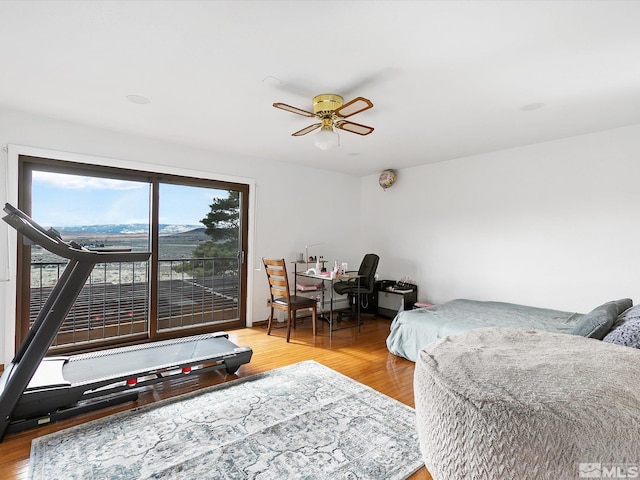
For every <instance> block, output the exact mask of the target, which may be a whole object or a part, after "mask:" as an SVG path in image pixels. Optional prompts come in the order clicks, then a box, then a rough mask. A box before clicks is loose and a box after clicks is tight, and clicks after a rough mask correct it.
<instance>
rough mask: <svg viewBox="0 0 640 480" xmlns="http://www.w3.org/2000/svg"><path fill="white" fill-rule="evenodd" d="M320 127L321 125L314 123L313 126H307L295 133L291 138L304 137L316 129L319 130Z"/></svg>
mask: <svg viewBox="0 0 640 480" xmlns="http://www.w3.org/2000/svg"><path fill="white" fill-rule="evenodd" d="M321 126H322V124H321V123H314V124H313V125H309V126H308V127H305V128H303V129H302V130H298V131H297V132H295V133H292V134H291V136H292V137H301V136H302V135H306V134H307V133H309V132H313V131H314V130H316V129H317V128H320V127H321Z"/></svg>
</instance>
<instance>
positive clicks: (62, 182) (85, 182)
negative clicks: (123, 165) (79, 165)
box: [33, 170, 149, 190]
mask: <svg viewBox="0 0 640 480" xmlns="http://www.w3.org/2000/svg"><path fill="white" fill-rule="evenodd" d="M33 181H34V182H41V183H44V184H48V185H50V186H53V187H56V188H62V189H67V190H135V189H138V188H148V187H149V186H148V184H146V183H142V182H131V181H126V180H116V179H112V178H99V177H84V176H80V175H66V174H61V173H51V172H43V171H37V170H36V171H34V172H33Z"/></svg>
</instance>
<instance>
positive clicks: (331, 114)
mask: <svg viewBox="0 0 640 480" xmlns="http://www.w3.org/2000/svg"><path fill="white" fill-rule="evenodd" d="M273 106H274V107H276V108H280V109H282V110H286V111H287V112H291V113H297V114H298V115H302V116H305V117H316V118H317V119H319V120H320V123H314V124H313V125H309V126H308V127H305V128H303V129H302V130H298V131H297V132H295V133H292V134H291V135H292V136H293V137H301V136H302V135H306V134H307V133H309V132H313V131H314V130H317V129H318V128H319V129H320V131H319V132H318V133H317V134H316V139H315V143H316V146H317V147H318V148H320V149H321V150H329V149H330V148H333V147H336V146H338V145H339V144H340V143H339V141H340V137H339V136H338V134H337V133H336V132H334V131H333V128H334V127H335V128H339V129H340V130H345V131H347V132H351V133H357V134H358V135H369V134H370V133H371V132H373V127H368V126H366V125H361V124H359V123H354V122H349V121H347V120H345V118H348V117H351V116H352V115H355V114H356V113H360V112H362V111H364V110H368V109H369V108H372V107H373V103H371V100H369V99H367V98H364V97H356V98H354V99H353V100H351V101H350V102H347V103H344V99H343V98H342V97H341V96H340V95H336V94H333V93H323V94H322V95H317V96H315V97H314V98H313V113H312V112H308V111H307V110H302V109H301V108H297V107H292V106H291V105H287V104H286V103H274V104H273Z"/></svg>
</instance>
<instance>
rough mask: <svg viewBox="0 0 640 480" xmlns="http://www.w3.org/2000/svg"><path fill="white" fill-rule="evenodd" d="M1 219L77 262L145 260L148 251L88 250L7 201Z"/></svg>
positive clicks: (30, 237)
mask: <svg viewBox="0 0 640 480" xmlns="http://www.w3.org/2000/svg"><path fill="white" fill-rule="evenodd" d="M4 211H5V212H6V213H7V214H8V215H6V216H5V217H3V220H4V221H5V222H7V223H8V224H9V225H11V226H12V227H13V228H15V229H16V230H17V231H18V232H20V233H21V234H22V235H24V236H25V237H27V238H28V239H29V240H31V241H32V242H34V243H35V244H37V245H40V246H41V247H43V248H45V249H46V250H48V251H50V252H51V253H55V254H56V255H59V256H61V257H64V258H68V259H70V260H75V261H78V262H90V263H94V264H96V263H115V262H146V261H147V260H148V259H149V256H150V255H151V253H150V252H120V251H116V252H105V251H92V250H88V249H86V248H84V247H82V246H81V245H78V244H76V243H75V242H65V241H64V240H62V238H61V237H59V236H58V235H56V234H55V233H54V232H53V231H52V230H46V229H45V228H43V227H42V226H40V225H39V224H38V223H36V222H35V221H34V220H33V219H32V218H31V217H29V216H28V215H27V214H26V213H24V212H23V211H22V210H20V209H18V208H16V207H14V206H13V205H11V204H9V203H7V204H6V205H5V206H4Z"/></svg>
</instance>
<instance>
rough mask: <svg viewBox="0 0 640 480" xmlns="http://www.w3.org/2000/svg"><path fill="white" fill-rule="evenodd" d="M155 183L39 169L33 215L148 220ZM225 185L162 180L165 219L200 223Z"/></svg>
mask: <svg viewBox="0 0 640 480" xmlns="http://www.w3.org/2000/svg"><path fill="white" fill-rule="evenodd" d="M149 194H150V185H149V184H148V183H143V182H131V181H122V180H113V179H106V178H98V177H84V176H79V175H63V174H58V173H49V172H41V171H34V172H33V180H32V202H33V204H32V206H33V209H32V217H33V219H34V220H35V221H36V222H38V223H39V224H40V225H42V226H44V227H64V226H76V225H100V224H110V223H148V221H149ZM214 197H223V198H226V197H227V192H226V191H224V190H215V189H209V188H202V187H186V186H179V185H171V184H161V186H160V223H167V224H179V225H199V224H200V220H201V219H202V218H204V217H205V215H206V214H207V213H208V212H209V211H210V207H209V205H211V202H212V201H213V198H214Z"/></svg>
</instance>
